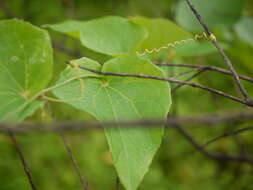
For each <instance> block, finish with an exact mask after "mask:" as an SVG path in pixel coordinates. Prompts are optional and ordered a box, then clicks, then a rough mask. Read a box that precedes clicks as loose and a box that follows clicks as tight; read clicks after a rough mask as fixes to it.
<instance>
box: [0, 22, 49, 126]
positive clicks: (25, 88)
mask: <svg viewBox="0 0 253 190" xmlns="http://www.w3.org/2000/svg"><path fill="white" fill-rule="evenodd" d="M52 63H53V61H52V48H51V44H50V38H49V35H48V33H47V31H45V30H41V29H39V28H37V27H35V26H32V25H31V24H29V23H27V22H23V21H20V20H15V19H13V20H3V21H0V105H1V106H0V121H3V120H4V121H6V120H8V121H12V122H18V121H21V120H23V119H24V118H25V117H27V116H29V115H31V114H32V113H33V112H34V111H35V110H36V109H37V108H39V107H41V106H42V105H43V103H42V102H39V101H32V99H33V97H34V96H35V95H36V94H37V93H38V92H39V91H40V90H42V89H43V88H44V87H45V86H46V85H47V84H48V82H49V80H50V78H51V73H52Z"/></svg>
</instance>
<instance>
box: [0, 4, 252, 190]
mask: <svg viewBox="0 0 253 190" xmlns="http://www.w3.org/2000/svg"><path fill="white" fill-rule="evenodd" d="M193 2H194V3H195V4H196V5H197V8H198V9H199V10H200V12H201V14H202V15H203V16H204V18H205V20H206V22H207V23H208V24H209V26H210V27H211V28H212V30H213V31H214V33H215V35H216V36H217V38H218V39H219V41H221V42H223V43H224V44H226V52H227V53H228V55H229V57H230V58H231V60H232V62H233V63H234V66H235V68H236V70H237V71H238V72H239V73H241V74H245V75H248V76H251V77H253V63H252V60H253V18H252V16H253V2H252V1H251V0H248V1H246V0H212V1H210V0H194V1H193ZM106 15H120V16H124V17H131V16H136V15H141V16H146V17H151V18H157V17H163V18H167V19H170V20H173V21H175V22H176V23H178V24H179V25H180V26H182V27H183V28H185V29H186V30H188V31H190V32H192V33H193V34H195V33H201V28H200V26H199V25H198V23H197V22H196V20H195V19H194V17H193V15H192V13H191V12H190V11H189V9H188V7H187V6H186V2H185V1H184V0H183V1H177V0H159V1H157V0H1V1H0V19H8V18H14V17H15V18H21V19H23V20H26V21H29V22H31V23H32V24H34V25H37V26H42V25H44V24H48V23H57V22H61V21H64V20H68V19H78V20H88V19H92V18H97V17H102V16H106ZM50 34H51V38H52V41H53V44H54V47H55V66H54V67H55V76H54V78H57V74H56V73H59V71H60V70H62V69H63V68H64V67H65V65H64V64H62V63H63V62H65V61H67V60H70V59H73V58H74V57H75V58H76V57H80V56H84V55H90V54H89V51H88V50H87V49H85V48H83V47H82V46H81V45H80V43H79V42H78V41H77V40H74V39H71V38H69V37H67V36H64V35H61V34H58V33H54V32H51V31H50ZM0 43H1V42H0ZM66 52H67V53H66ZM99 59H102V60H104V59H107V58H106V57H102V58H99ZM174 61H175V62H178V63H192V64H207V65H213V66H219V67H224V64H223V60H222V58H221V57H220V55H219V54H217V53H215V52H209V53H208V54H207V53H204V54H201V55H197V54H196V55H195V56H186V57H181V58H179V59H176V60H174ZM182 71H184V69H182V68H181V69H176V68H174V69H173V71H172V70H169V74H171V75H172V74H175V73H176V72H182ZM194 81H195V82H199V83H200V84H203V85H206V86H211V87H213V88H216V89H219V90H223V91H225V92H228V93H231V94H233V95H239V94H240V93H239V91H238V89H237V88H236V86H235V84H234V83H233V80H232V79H231V77H229V76H224V75H221V74H219V73H218V74H217V73H213V72H208V73H206V74H205V75H204V76H200V77H198V79H194ZM243 84H245V86H246V88H247V90H248V92H249V94H250V95H251V96H252V97H253V86H252V83H248V82H243ZM196 100H198V101H197V102H196ZM246 109H247V108H246V107H245V106H243V105H240V104H238V103H235V102H232V101H230V100H228V99H224V98H222V97H218V96H216V95H212V94H210V93H207V92H203V91H200V90H197V89H193V88H190V87H182V88H181V89H179V90H178V91H177V92H176V93H175V94H173V106H172V109H171V113H172V114H177V115H179V116H188V115H199V114H203V113H213V112H219V113H223V112H224V113H229V112H233V111H238V110H246ZM73 116H75V117H76V118H77V119H79V120H92V119H93V118H92V117H91V116H89V115H84V114H83V113H80V112H79V111H78V110H75V109H74V108H72V107H70V106H67V105H59V104H55V103H50V104H47V106H46V108H45V109H43V110H40V111H38V112H37V113H36V114H35V116H33V117H32V118H30V120H36V121H41V122H45V121H48V120H51V119H62V120H68V119H69V118H71V117H73ZM250 125H253V122H252V121H247V122H243V123H232V122H230V123H228V124H222V125H218V126H215V127H208V126H202V125H201V126H192V125H189V126H188V125H187V126H185V127H189V128H188V129H189V131H190V132H191V133H192V134H193V136H194V137H195V138H196V139H197V140H198V141H199V142H201V143H204V142H206V141H207V140H209V139H210V138H212V137H215V136H217V135H220V134H222V133H224V132H226V131H229V130H231V129H237V128H240V127H248V126H250ZM66 136H67V138H68V140H69V141H70V144H71V147H72V148H73V151H74V153H75V155H76V157H77V160H78V163H79V164H80V167H81V169H82V173H83V175H84V176H85V179H86V181H87V182H88V183H89V189H115V188H116V177H117V175H116V172H115V170H114V168H113V165H112V163H111V159H110V153H109V152H108V147H107V144H106V140H105V137H104V134H103V131H96V130H93V131H85V132H82V133H78V134H68V135H66ZM252 137H253V132H251V131H249V132H247V133H244V134H242V135H240V136H237V137H229V138H225V139H222V140H220V141H218V142H216V143H214V144H213V145H211V146H210V147H208V150H210V151H216V152H221V153H231V154H241V153H242V151H243V153H244V154H247V155H250V154H252V153H253V149H252V146H253V138H252ZM17 138H18V141H19V142H20V144H21V146H22V149H23V151H24V154H25V156H26V158H27V160H28V162H29V165H30V166H31V168H32V174H33V176H34V179H35V181H36V184H37V186H38V187H39V188H38V189H43V190H57V189H62V190H63V189H64V190H65V189H66V190H72V189H73V190H76V189H81V186H80V184H79V181H78V178H77V176H76V173H75V172H74V170H73V168H72V165H71V162H70V160H69V158H68V157H67V153H66V151H65V149H64V146H63V142H62V140H61V138H60V137H59V135H57V134H44V135H38V134H29V135H28V134H27V135H22V136H19V137H17ZM242 146H243V147H244V148H243V150H242ZM27 189H30V186H29V183H28V181H27V179H26V176H25V174H24V172H23V168H22V165H21V163H20V160H19V158H18V156H17V153H16V151H15V149H14V148H13V146H12V143H11V141H10V139H9V137H8V136H6V135H2V134H1V135H0V190H27ZM139 189H145V190H151V189H152V190H154V189H155V190H167V189H175V190H191V189H205V190H209V189H210V190H219V189H235V190H251V189H253V168H252V166H250V165H248V164H243V163H219V162H215V161H212V160H210V159H208V158H207V157H205V156H203V155H201V154H200V153H198V152H195V151H193V148H192V146H191V145H190V144H189V143H188V142H187V141H186V140H185V139H184V137H182V136H181V135H179V134H178V133H177V132H176V131H174V130H173V129H168V130H166V134H165V137H164V142H163V144H162V146H161V148H160V150H159V151H158V153H157V155H156V157H155V159H154V162H153V164H152V166H151V168H150V171H149V172H148V174H147V175H146V177H145V178H144V180H143V183H142V184H141V186H140V188H139Z"/></svg>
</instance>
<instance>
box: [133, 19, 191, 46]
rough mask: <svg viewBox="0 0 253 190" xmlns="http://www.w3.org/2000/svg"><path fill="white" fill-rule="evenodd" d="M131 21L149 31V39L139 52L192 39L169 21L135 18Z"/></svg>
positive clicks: (189, 34)
mask: <svg viewBox="0 0 253 190" xmlns="http://www.w3.org/2000/svg"><path fill="white" fill-rule="evenodd" d="M131 21H133V22H134V23H137V24H139V25H141V26H143V27H145V29H146V30H147V31H148V38H147V39H146V40H145V41H144V42H143V43H142V45H141V47H140V48H139V50H144V49H153V48H159V47H162V46H166V45H167V44H168V43H173V42H175V41H179V40H184V39H188V38H192V34H191V33H189V32H187V31H185V30H184V29H182V28H181V27H179V26H178V25H176V24H174V23H173V22H171V21H169V20H167V19H163V18H156V19H148V18H145V17H134V18H131Z"/></svg>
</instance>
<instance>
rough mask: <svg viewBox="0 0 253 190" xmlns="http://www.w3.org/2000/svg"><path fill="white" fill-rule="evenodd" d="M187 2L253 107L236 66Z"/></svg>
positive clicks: (189, 2)
mask: <svg viewBox="0 0 253 190" xmlns="http://www.w3.org/2000/svg"><path fill="white" fill-rule="evenodd" d="M186 2H187V4H188V6H189V7H190V9H191V11H192V12H193V14H194V15H195V17H196V18H197V20H198V22H199V23H200V25H201V26H202V27H203V28H204V30H205V32H206V33H207V34H208V35H209V36H210V38H211V42H212V43H213V44H214V46H215V47H216V49H217V50H218V52H219V53H220V55H221V56H222V58H223V60H224V62H225V63H226V65H227V66H228V68H229V69H230V71H231V72H232V74H233V78H234V80H235V82H236V84H237V86H238V88H239V89H240V92H241V94H242V95H243V97H244V100H245V102H247V103H248V104H251V105H253V101H252V100H251V98H250V97H249V95H248V93H247V91H246V90H245V88H244V86H243V84H242V83H241V81H240V78H239V76H238V74H237V72H236V70H235V69H234V66H233V64H232V62H231V61H230V59H229V58H228V56H227V55H226V54H225V52H224V50H223V49H222V47H221V46H220V44H219V43H218V42H217V39H216V38H215V36H214V35H213V34H212V33H211V31H210V29H209V28H208V26H207V24H206V23H205V22H204V20H203V18H202V16H201V15H200V13H199V12H198V11H197V9H196V8H195V6H194V5H193V3H192V0H186Z"/></svg>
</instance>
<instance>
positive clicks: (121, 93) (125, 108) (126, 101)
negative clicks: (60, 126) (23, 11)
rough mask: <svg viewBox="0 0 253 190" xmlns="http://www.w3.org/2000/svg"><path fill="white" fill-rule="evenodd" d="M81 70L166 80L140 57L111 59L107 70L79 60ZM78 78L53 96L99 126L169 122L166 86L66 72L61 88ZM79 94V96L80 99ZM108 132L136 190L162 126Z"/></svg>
mask: <svg viewBox="0 0 253 190" xmlns="http://www.w3.org/2000/svg"><path fill="white" fill-rule="evenodd" d="M73 62H75V63H78V64H79V65H81V66H85V67H88V68H93V69H96V70H99V71H104V72H120V73H133V74H146V75H152V76H160V77H163V76H164V74H163V72H162V71H161V70H160V69H159V68H158V67H156V66H155V65H153V64H152V63H151V62H150V61H148V60H146V59H142V58H138V57H135V56H134V57H121V58H115V59H112V60H110V61H108V62H106V63H104V65H103V66H101V65H100V64H99V63H97V62H95V61H93V60H90V59H88V58H82V59H79V60H76V61H73ZM75 75H80V76H82V77H84V78H83V85H81V82H80V81H79V80H76V81H72V82H70V83H68V84H66V85H65V86H61V87H59V88H57V89H55V90H54V91H53V93H54V94H55V95H56V96H57V97H58V98H60V99H61V100H63V101H65V102H66V103H68V104H70V105H72V106H74V107H75V108H78V109H80V110H83V111H86V112H89V113H90V114H92V115H93V116H94V117H96V118H97V119H98V120H99V121H100V122H106V121H115V122H117V121H122V120H123V121H126V120H139V119H144V118H149V119H165V118H166V115H167V113H168V111H169V107H170V104H171V99H170V87H169V85H168V83H166V82H162V81H155V80H152V79H141V78H131V77H118V76H101V75H97V74H94V73H90V72H88V71H84V70H82V71H81V72H80V71H79V72H78V71H77V70H76V69H73V68H71V67H67V68H66V69H65V70H64V71H63V73H62V75H61V77H60V79H59V81H58V82H57V83H61V82H63V81H65V80H67V79H69V78H71V77H73V76H75ZM80 92H81V94H80ZM104 127H105V133H106V137H107V140H108V143H109V147H110V150H111V153H112V158H113V161H114V165H115V167H116V170H117V172H118V174H119V177H120V179H121V181H122V183H123V185H124V186H125V187H126V188H127V189H128V190H133V189H136V188H137V187H138V185H139V184H140V182H141V180H142V179H143V177H144V175H145V173H146V172H147V171H148V168H149V165H150V163H151V161H152V158H153V157H154V155H155V152H156V151H157V149H158V148H159V146H160V143H161V140H162V137H163V127H162V126H161V128H157V129H123V128H121V127H120V126H118V127H117V128H115V129H110V128H106V126H104Z"/></svg>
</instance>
